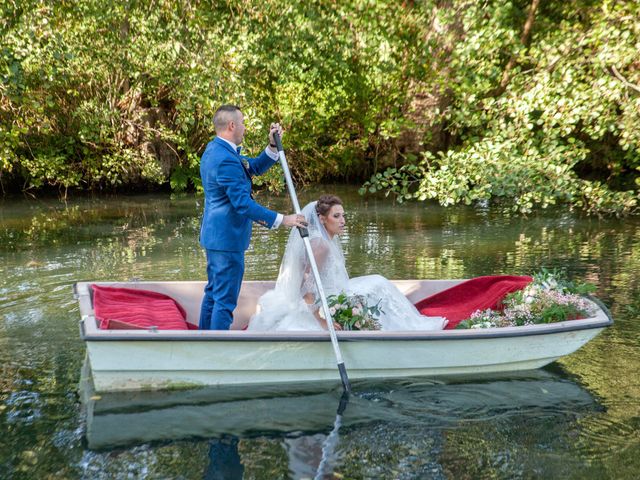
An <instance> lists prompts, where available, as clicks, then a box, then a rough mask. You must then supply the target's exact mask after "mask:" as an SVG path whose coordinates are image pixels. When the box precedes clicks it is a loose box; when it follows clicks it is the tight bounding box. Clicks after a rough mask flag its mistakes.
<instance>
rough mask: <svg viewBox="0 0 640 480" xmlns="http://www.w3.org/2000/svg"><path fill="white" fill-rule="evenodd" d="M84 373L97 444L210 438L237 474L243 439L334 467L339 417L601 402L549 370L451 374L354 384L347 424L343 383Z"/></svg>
mask: <svg viewBox="0 0 640 480" xmlns="http://www.w3.org/2000/svg"><path fill="white" fill-rule="evenodd" d="M83 378H84V379H86V380H83V383H82V385H81V396H82V400H83V404H84V406H85V409H86V414H87V422H86V437H87V442H88V446H89V448H90V449H94V450H107V449H112V448H116V447H124V446H132V445H136V444H141V443H148V442H156V441H169V440H180V439H194V438H199V439H211V440H210V442H211V447H210V451H209V454H210V457H211V460H210V465H211V466H210V469H214V470H215V469H217V470H219V471H225V469H231V470H229V471H230V472H232V473H230V474H229V475H230V476H234V475H236V476H238V472H235V473H233V471H234V470H233V469H234V468H236V469H237V468H240V469H241V468H242V467H241V465H240V457H239V454H238V449H237V443H238V439H242V438H255V437H258V436H266V437H271V438H273V437H276V438H278V437H279V438H283V439H284V440H283V441H284V442H285V443H287V449H288V451H289V462H290V465H289V468H290V469H291V471H297V472H299V473H300V474H301V475H303V476H305V475H308V473H309V471H314V470H315V469H317V468H318V464H319V463H320V461H321V460H322V459H324V460H325V462H324V464H325V468H327V466H328V468H330V466H331V461H330V458H326V457H327V456H330V455H331V451H330V450H331V448H327V447H328V446H333V447H335V444H336V443H338V444H339V441H340V440H339V438H338V431H337V430H338V428H337V427H338V426H339V424H341V427H342V429H343V431H352V430H353V429H356V430H362V429H365V430H366V429H367V428H370V427H369V426H368V425H380V424H384V425H386V426H389V427H391V428H392V429H395V428H396V427H397V428H398V429H400V430H401V429H403V428H405V427H407V426H409V425H411V426H415V425H416V424H419V425H420V426H421V427H423V428H424V429H425V431H427V430H428V429H430V428H432V429H435V430H438V431H440V430H442V429H447V428H454V427H456V426H457V425H460V424H462V423H464V422H465V421H468V420H472V421H473V422H482V421H483V420H485V421H490V420H492V419H495V418H496V417H501V418H509V416H513V417H520V418H521V417H522V415H523V412H526V413H525V414H530V415H532V417H536V416H538V415H541V414H543V413H546V414H563V412H567V414H569V413H570V414H571V415H574V414H576V413H577V412H585V413H587V412H593V411H594V410H599V409H600V407H599V406H598V404H597V401H596V400H595V399H594V397H593V396H592V395H591V394H590V393H589V392H588V391H586V390H585V389H583V388H581V387H580V386H579V385H578V384H576V383H574V382H573V381H571V380H568V379H566V378H563V377H562V376H561V375H559V374H556V373H551V372H550V371H547V370H532V371H527V372H521V373H517V374H513V373H511V374H503V375H492V376H491V377H486V378H480V379H479V378H478V376H477V375H476V376H474V378H473V379H465V378H460V377H457V378H452V379H449V380H444V381H443V380H442V379H440V378H439V379H438V381H433V380H429V379H416V378H413V379H410V380H391V381H384V382H380V381H378V382H369V381H367V382H355V383H354V385H353V387H354V392H356V393H355V394H354V395H352V396H351V398H350V399H349V402H348V404H347V405H346V410H345V411H344V414H343V415H342V416H340V417H338V418H339V419H340V422H337V421H336V411H337V410H338V408H339V407H338V406H339V404H340V400H341V394H342V391H341V388H340V385H339V384H326V383H324V384H312V385H309V384H304V385H302V384H301V385H295V386H291V387H290V386H287V388H286V390H284V389H283V387H278V386H273V385H271V386H265V387H256V386H251V387H240V386H233V387H206V388H200V389H195V390H182V391H145V392H119V393H102V394H96V393H95V392H94V391H92V389H91V380H90V378H91V377H90V375H88V374H87V373H86V372H85V375H83ZM343 406H344V405H343ZM371 428H372V427H371ZM330 432H331V434H330ZM328 444H332V445H328ZM323 447H324V448H323ZM323 450H324V451H323ZM304 470H309V471H306V472H305V471H304Z"/></svg>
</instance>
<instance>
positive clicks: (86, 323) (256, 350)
mask: <svg viewBox="0 0 640 480" xmlns="http://www.w3.org/2000/svg"><path fill="white" fill-rule="evenodd" d="M246 283H247V284H249V285H248V288H249V290H251V288H252V287H257V286H258V285H259V286H261V290H262V291H263V290H264V287H265V285H266V283H265V282H255V283H254V284H253V285H251V283H252V282H246ZM414 283H416V282H414ZM428 283H429V281H423V282H417V284H420V285H421V288H419V289H417V290H416V292H419V291H421V290H425V288H427V287H429V285H427V286H426V287H425V286H424V284H428ZM432 283H433V284H434V285H435V288H436V289H437V288H439V289H442V287H443V285H445V287H444V288H446V286H450V284H451V282H449V283H448V284H447V283H446V282H432ZM456 283H457V282H456ZM187 284H189V285H191V286H192V287H193V284H194V282H173V283H169V282H167V283H164V284H158V283H156V284H142V283H140V284H136V285H139V288H144V289H151V290H157V291H162V292H165V293H166V292H171V291H172V288H171V286H172V285H176V288H175V291H173V292H172V293H173V295H172V296H173V297H174V298H176V296H178V297H179V296H180V293H179V292H181V291H182V290H185V289H186V287H187V286H188V285H187ZM86 285H87V284H78V286H77V288H78V291H79V297H80V305H81V313H84V316H83V322H82V325H81V334H82V337H83V339H84V340H85V342H86V345H87V352H88V358H89V362H90V367H91V371H92V375H93V382H94V386H95V389H96V391H99V392H100V391H120V390H148V389H167V388H186V387H193V386H204V385H238V384H242V385H258V384H269V383H278V384H281V383H292V382H310V381H320V380H336V381H339V380H340V377H339V374H338V371H337V368H336V361H335V357H334V353H333V349H332V346H331V342H330V339H329V335H328V333H326V332H268V333H262V332H259V333H254V332H248V331H238V330H231V331H225V332H215V331H166V330H165V331H158V332H150V331H147V330H126V331H119V330H98V329H97V327H96V322H95V319H94V318H93V317H92V316H91V315H92V309H91V311H87V308H90V299H89V296H88V295H85V296H83V294H82V292H83V287H84V288H85V289H86ZM119 285H123V284H119ZM154 285H156V286H157V285H161V286H162V287H164V288H153V286H154ZM127 286H128V287H130V286H131V285H127ZM267 286H268V285H267ZM405 286H406V285H405ZM243 288H244V287H243ZM187 290H189V289H187ZM190 291H191V290H190ZM201 291H202V290H200V293H201ZM436 291H437V290H436ZM414 293H415V292H414ZM192 295H195V294H193V293H192ZM408 296H409V297H410V295H408ZM179 300H180V299H179ZM241 300H242V297H241ZM184 301H185V299H184V298H183V299H182V302H183V303H182V304H183V305H184V304H185V303H184ZM245 307H246V305H245ZM196 310H197V309H194V308H193V306H192V308H187V311H188V312H191V315H193V314H194V313H193V312H195V311H196ZM188 320H190V319H189V318H188ZM191 320H192V321H193V319H191ZM610 324H611V319H610V318H609V317H608V316H607V315H606V313H605V312H604V311H603V310H601V309H600V308H598V314H597V315H596V316H595V317H593V318H590V319H585V320H572V321H567V322H561V323H554V324H546V325H532V326H527V327H510V328H496V329H482V330H444V331H420V332H379V331H378V332H339V334H338V338H339V341H340V347H341V350H342V355H343V358H344V362H345V366H346V368H347V371H348V374H349V378H350V379H354V380H355V379H366V378H397V377H411V376H429V377H438V376H451V375H469V374H479V373H483V374H484V373H497V372H511V371H520V370H530V369H536V368H539V367H542V366H544V365H547V364H548V363H551V362H553V361H554V360H556V359H558V358H560V357H562V356H564V355H568V354H570V353H572V352H574V351H576V350H577V349H578V348H580V347H581V346H583V345H584V344H585V343H587V342H588V341H589V340H591V339H592V338H593V337H595V336H596V335H597V334H598V333H599V332H600V331H602V330H603V329H604V328H605V327H606V326H608V325H610Z"/></svg>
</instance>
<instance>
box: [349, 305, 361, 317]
mask: <svg viewBox="0 0 640 480" xmlns="http://www.w3.org/2000/svg"><path fill="white" fill-rule="evenodd" d="M361 313H362V310H360V308H359V307H353V308H352V309H351V314H352V315H353V316H354V317H356V316H358V315H360V314H361Z"/></svg>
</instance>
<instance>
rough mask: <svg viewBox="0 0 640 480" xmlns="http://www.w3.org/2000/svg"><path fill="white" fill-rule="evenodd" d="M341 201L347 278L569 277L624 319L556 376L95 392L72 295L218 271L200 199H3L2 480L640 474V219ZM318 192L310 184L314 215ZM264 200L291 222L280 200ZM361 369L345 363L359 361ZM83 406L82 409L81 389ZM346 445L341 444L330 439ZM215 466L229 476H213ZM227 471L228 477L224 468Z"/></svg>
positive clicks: (263, 248) (270, 269) (256, 262)
mask: <svg viewBox="0 0 640 480" xmlns="http://www.w3.org/2000/svg"><path fill="white" fill-rule="evenodd" d="M324 191H333V192H337V193H338V194H340V195H341V196H342V197H343V199H344V200H346V210H347V213H348V218H347V220H348V231H347V234H346V235H345V236H344V239H343V241H344V248H345V253H346V258H347V264H348V268H349V271H350V274H351V275H352V276H357V275H364V274H369V273H379V274H382V275H384V276H386V277H389V278H468V277H472V276H477V275H487V274H507V273H508V274H527V273H531V272H533V271H536V270H537V269H539V268H540V267H541V266H545V267H562V268H565V269H566V271H567V273H568V275H569V276H570V277H571V278H573V279H576V280H583V281H589V282H592V283H594V284H596V285H597V288H598V290H597V295H598V296H599V297H600V298H601V299H603V300H604V301H605V302H606V303H607V304H608V305H609V306H610V307H611V310H612V313H613V315H614V318H615V320H616V323H615V325H614V326H613V327H612V328H609V329H607V330H606V331H605V332H604V333H603V334H601V335H600V336H598V337H597V338H596V339H595V340H593V341H592V342H590V343H589V344H588V345H586V346H585V347H584V348H583V349H581V350H579V351H578V352H576V353H574V354H573V355H570V356H569V357H567V358H565V359H562V360H561V361H559V362H556V363H554V364H552V365H551V366H549V367H548V368H546V369H544V370H539V371H535V372H525V373H523V374H518V375H507V376H492V377H484V378H466V379H465V378H461V379H460V378H459V379H449V380H446V381H433V380H432V379H411V380H402V381H385V382H373V383H371V382H359V383H356V384H355V389H356V391H357V392H358V395H357V396H355V397H354V398H352V400H351V401H350V402H349V404H348V405H347V407H346V410H345V411H344V412H343V414H342V416H341V417H339V420H340V422H339V423H340V428H339V429H338V431H337V432H336V431H334V433H333V435H332V436H331V437H330V439H329V440H330V441H327V439H328V436H329V434H330V433H331V432H332V429H334V424H335V422H336V410H337V408H338V405H339V402H340V388H339V386H337V385H320V386H309V385H305V386H297V387H295V388H293V389H288V390H286V391H282V390H281V389H277V388H276V389H273V388H271V389H258V390H256V389H251V390H246V389H201V390H195V391H186V392H173V393H166V392H148V393H136V394H110V395H94V394H92V393H91V392H90V391H88V390H86V389H83V390H82V392H81V393H79V391H78V384H79V382H80V379H81V369H82V364H83V360H84V348H83V345H82V343H81V341H80V340H79V336H78V320H79V313H78V309H77V306H76V303H75V301H74V300H73V298H72V292H71V284H72V283H73V282H75V281H78V280H127V279H130V278H133V277H137V278H142V279H146V280H153V279H158V280H160V279H162V280H193V279H204V272H205V259H204V255H203V252H202V250H201V249H200V248H199V246H198V244H197V234H198V226H199V215H200V213H201V210H202V200H201V199H199V198H197V197H194V196H181V197H174V198H170V197H168V196H152V195H143V196H136V197H99V198H85V199H75V200H71V201H69V202H68V203H66V204H65V203H60V202H58V201H57V200H27V199H20V200H6V201H4V202H2V203H0V269H1V270H0V369H1V371H2V375H1V376H0V478H18V479H19V478H24V479H33V478H70V479H75V478H105V479H106V478H109V479H110V478H136V479H137V478H153V479H155V478H184V479H191V478H198V479H200V478H220V476H219V474H220V472H223V471H224V472H227V474H228V475H229V476H232V477H233V476H234V475H235V476H237V475H238V474H239V472H242V473H243V474H244V478H258V479H262V478H265V479H272V478H313V477H314V476H315V475H316V472H317V469H318V465H319V464H320V462H321V460H322V458H323V447H324V453H325V462H324V464H323V467H324V470H323V471H324V476H323V478H399V479H405V478H435V479H454V478H455V479H458V478H505V479H511V478H525V479H529V478H576V479H578V478H580V479H583V478H594V479H595V478H597V479H601V478H614V479H619V478H622V479H624V478H636V477H637V476H638V472H640V433H639V432H640V380H639V379H640V375H638V371H639V370H640V346H639V342H638V340H639V336H640V326H639V325H638V316H639V314H640V285H639V283H640V282H639V275H638V273H639V272H640V219H637V218H633V219H624V220H617V219H611V220H601V219H589V218H584V217H581V216H580V215H578V214H574V213H571V212H568V211H566V210H562V209H558V210H555V211H549V212H544V213H542V214H539V215H532V216H530V217H527V218H522V217H515V218H514V217H510V216H509V215H507V214H505V213H504V212H503V210H502V209H500V208H472V207H454V208H447V209H444V208H441V207H438V206H435V205H432V204H408V205H396V204H394V203H393V202H391V201H390V200H387V199H376V200H365V199H362V198H361V197H359V196H358V195H357V194H356V192H355V188H352V187H344V186H340V187H327V188H325V189H324V190H323V192H324ZM319 193H320V190H318V189H310V190H307V191H303V192H301V193H300V201H301V203H302V204H303V205H304V204H305V203H306V202H307V201H310V200H312V199H314V198H315V197H316V196H317V195H318V194H319ZM259 200H260V201H261V202H263V203H264V204H266V205H269V206H271V207H272V208H274V209H278V210H280V211H285V210H286V205H288V202H287V200H286V198H284V197H268V196H265V195H262V196H260V197H259ZM286 234H287V232H286V231H285V230H277V231H267V230H264V229H262V228H260V227H257V228H256V229H255V232H254V238H253V242H252V248H251V249H250V250H249V252H248V253H247V265H246V279H253V280H262V279H274V278H275V276H276V275H277V271H278V266H279V262H280V258H281V257H282V254H283V252H284V245H285V240H286ZM347 367H348V366H347ZM81 395H85V396H86V398H85V402H81V399H80V396H81ZM332 442H333V443H332ZM216 472H217V473H216ZM216 475H218V476H216Z"/></svg>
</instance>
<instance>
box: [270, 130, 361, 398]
mask: <svg viewBox="0 0 640 480" xmlns="http://www.w3.org/2000/svg"><path fill="white" fill-rule="evenodd" d="M273 139H274V140H275V141H276V146H277V147H278V157H279V158H280V164H281V165H282V171H283V172H284V178H285V180H286V182H287V188H288V190H289V195H290V196H291V202H292V203H293V209H294V210H295V212H296V214H300V204H299V203H298V195H296V189H295V188H294V186H293V180H292V179H291V172H290V171H289V165H288V164H287V157H286V156H285V154H284V149H283V148H282V140H281V139H280V135H278V134H277V133H274V134H273ZM298 231H299V232H300V236H301V237H302V241H303V243H304V246H305V249H306V251H307V257H309V264H310V265H311V271H312V272H313V278H314V279H315V281H316V285H317V286H318V293H319V294H320V300H321V302H322V310H323V311H324V318H325V319H326V320H327V327H328V328H329V335H330V336H331V343H332V344H333V352H334V353H335V356H336V362H337V363H338V371H339V372H340V378H341V379H342V387H343V388H344V391H345V393H347V394H350V393H351V384H350V383H349V377H348V376H347V369H346V368H345V366H344V360H342V353H341V352H340V346H339V345H338V337H337V336H336V330H335V328H334V326H333V317H332V316H331V312H329V304H328V303H327V298H326V296H325V294H324V289H323V288H322V281H321V280H320V273H319V272H318V265H317V264H316V258H315V256H314V255H313V250H312V249H311V243H310V242H309V231H308V230H307V229H306V228H303V227H298Z"/></svg>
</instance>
